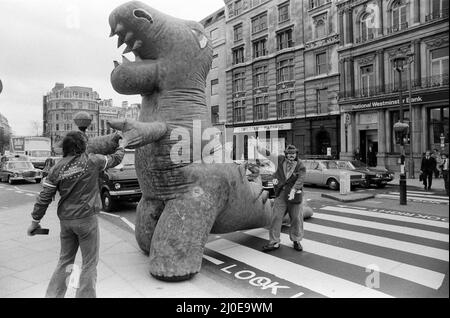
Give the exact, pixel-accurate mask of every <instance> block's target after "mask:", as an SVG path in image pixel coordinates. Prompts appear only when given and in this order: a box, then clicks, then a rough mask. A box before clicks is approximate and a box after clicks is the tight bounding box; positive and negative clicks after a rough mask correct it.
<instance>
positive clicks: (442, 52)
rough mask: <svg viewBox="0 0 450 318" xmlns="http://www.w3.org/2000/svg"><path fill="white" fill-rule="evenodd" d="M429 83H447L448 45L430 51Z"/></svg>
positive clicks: (438, 84) (437, 84) (435, 84)
mask: <svg viewBox="0 0 450 318" xmlns="http://www.w3.org/2000/svg"><path fill="white" fill-rule="evenodd" d="M431 83H432V85H433V86H440V85H448V47H443V48H439V49H436V50H433V51H431Z"/></svg>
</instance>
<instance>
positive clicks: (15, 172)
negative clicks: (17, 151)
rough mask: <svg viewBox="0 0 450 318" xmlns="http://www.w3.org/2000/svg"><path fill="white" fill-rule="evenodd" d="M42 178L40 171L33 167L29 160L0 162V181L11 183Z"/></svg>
mask: <svg viewBox="0 0 450 318" xmlns="http://www.w3.org/2000/svg"><path fill="white" fill-rule="evenodd" d="M41 180H42V171H41V170H39V169H36V168H34V167H33V164H32V163H31V161H15V160H10V161H2V162H0V181H3V182H8V183H9V184H13V183H14V182H16V181H36V183H40V182H41Z"/></svg>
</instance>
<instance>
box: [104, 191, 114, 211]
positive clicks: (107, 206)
mask: <svg viewBox="0 0 450 318" xmlns="http://www.w3.org/2000/svg"><path fill="white" fill-rule="evenodd" d="M102 206H103V211H105V212H111V211H113V210H114V208H115V200H114V199H113V198H112V197H111V195H110V194H109V191H108V190H104V191H103V192H102Z"/></svg>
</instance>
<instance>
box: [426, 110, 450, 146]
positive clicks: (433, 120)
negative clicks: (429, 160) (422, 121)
mask: <svg viewBox="0 0 450 318" xmlns="http://www.w3.org/2000/svg"><path fill="white" fill-rule="evenodd" d="M448 109H449V107H448V106H446V107H439V108H432V109H430V110H429V114H428V118H429V121H428V127H429V128H428V129H429V131H428V136H429V138H430V139H429V145H428V149H430V150H432V149H441V137H444V146H445V149H447V152H448V144H449V117H448V116H449V114H448Z"/></svg>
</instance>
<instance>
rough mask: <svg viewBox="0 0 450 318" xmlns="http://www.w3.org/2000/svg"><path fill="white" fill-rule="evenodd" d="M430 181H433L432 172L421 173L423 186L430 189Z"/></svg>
mask: <svg viewBox="0 0 450 318" xmlns="http://www.w3.org/2000/svg"><path fill="white" fill-rule="evenodd" d="M432 183H433V172H424V173H423V185H424V187H425V188H428V189H430V188H431V184H432Z"/></svg>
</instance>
